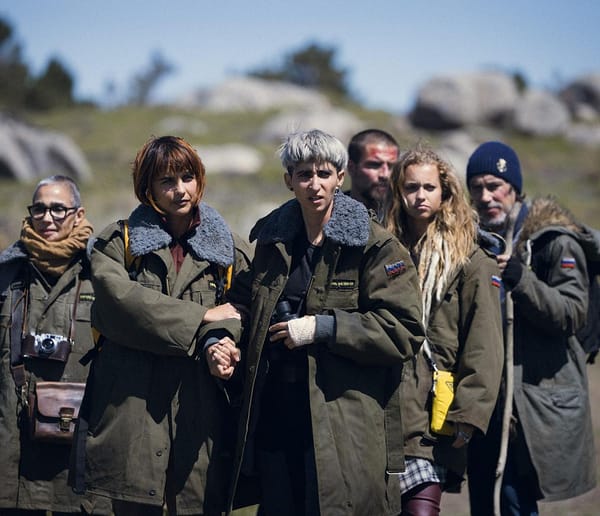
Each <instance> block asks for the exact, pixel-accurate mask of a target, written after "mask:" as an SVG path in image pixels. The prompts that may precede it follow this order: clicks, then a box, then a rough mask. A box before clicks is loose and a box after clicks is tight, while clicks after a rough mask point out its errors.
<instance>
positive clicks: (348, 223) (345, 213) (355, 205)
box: [250, 192, 370, 247]
mask: <svg viewBox="0 0 600 516" xmlns="http://www.w3.org/2000/svg"><path fill="white" fill-rule="evenodd" d="M369 218H370V216H369V212H368V210H367V208H366V207H365V206H364V205H363V204H362V203H360V202H358V201H356V200H354V199H352V198H351V197H349V196H348V195H346V194H344V193H342V192H338V193H337V194H336V195H335V197H334V200H333V211H332V213H331V218H330V219H329V222H327V224H325V227H324V228H323V232H324V234H325V237H326V238H330V239H331V240H333V241H334V242H336V243H338V244H341V245H345V246H349V247H361V246H364V245H366V243H367V242H368V240H369V230H370V226H369ZM303 227H304V221H303V219H302V210H301V209H300V203H299V202H298V201H297V200H296V199H291V200H289V201H287V202H286V203H285V204H283V205H281V206H280V207H279V208H277V209H275V210H273V211H272V212H271V213H269V214H268V215H267V216H266V217H263V218H262V219H261V220H259V221H258V222H257V223H256V225H255V226H254V228H253V229H252V231H251V232H250V242H253V241H254V240H257V242H258V244H271V243H275V242H289V241H291V240H293V239H294V238H295V237H296V235H297V234H298V233H299V232H300V231H302V229H303Z"/></svg>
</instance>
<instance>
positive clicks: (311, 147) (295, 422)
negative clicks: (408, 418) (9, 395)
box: [229, 129, 423, 516]
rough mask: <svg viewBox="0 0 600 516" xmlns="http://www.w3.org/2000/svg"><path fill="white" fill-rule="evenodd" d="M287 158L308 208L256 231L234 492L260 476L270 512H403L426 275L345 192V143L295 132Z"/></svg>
mask: <svg viewBox="0 0 600 516" xmlns="http://www.w3.org/2000/svg"><path fill="white" fill-rule="evenodd" d="M279 156H280V158H281V162H282V164H283V167H284V168H285V173H284V174H283V178H284V182H285V184H286V186H287V187H288V188H289V190H291V191H292V192H293V193H294V198H293V199H291V200H289V201H288V202H286V203H284V204H283V205H282V206H280V207H279V208H277V209H276V210H274V211H272V212H271V213H269V214H268V215H267V216H266V217H264V218H263V219H261V220H260V221H258V223H257V224H256V225H255V226H254V229H253V230H252V231H251V233H250V239H251V240H256V242H257V243H256V253H255V257H254V260H253V263H252V267H251V273H250V274H249V275H248V276H247V277H246V276H243V277H242V276H240V277H238V280H237V281H236V282H235V283H234V285H233V287H232V289H231V291H230V292H229V294H230V296H229V299H230V301H231V302H232V303H234V304H235V305H236V306H237V305H241V306H244V307H246V308H247V309H248V310H249V311H250V318H249V324H246V329H247V332H248V340H247V341H244V342H242V344H241V348H242V353H243V356H245V357H246V359H247V362H248V363H247V367H245V368H244V371H247V374H246V377H245V382H244V391H243V399H242V410H241V421H240V425H239V432H238V445H237V448H236V456H235V463H234V475H235V477H234V484H233V491H234V492H235V490H236V487H241V485H242V484H244V481H245V480H246V479H247V477H248V475H251V474H253V473H256V474H257V475H258V478H259V480H260V485H261V499H260V514H261V515H265V516H270V515H280V514H287V515H317V514H334V513H335V514H346V515H349V516H350V515H353V514H354V515H356V514H365V515H366V514H377V515H385V514H396V513H397V511H398V509H399V507H400V505H399V504H400V499H399V491H398V490H396V491H397V492H396V494H397V495H398V496H394V489H393V487H392V490H391V492H389V493H387V494H386V488H387V483H388V472H389V471H394V470H398V469H399V468H401V467H402V437H401V432H400V431H399V426H400V425H399V423H400V422H399V412H398V407H397V406H396V405H395V403H396V401H397V396H394V392H395V391H396V389H397V388H398V382H399V373H400V370H401V365H402V363H403V362H404V361H405V360H407V359H409V358H410V357H411V356H412V355H413V354H414V351H415V350H416V349H418V347H419V346H420V342H421V340H422V335H423V334H422V329H421V325H420V319H421V312H420V302H419V293H418V284H417V277H416V272H415V269H414V267H413V265H412V264H411V260H410V256H409V254H408V252H407V251H406V249H405V248H404V247H402V246H401V245H400V243H399V242H398V241H397V240H396V239H395V238H394V237H393V236H392V235H391V234H390V233H388V232H387V231H386V230H385V229H383V227H381V226H380V225H379V224H378V223H377V222H376V221H375V219H374V218H373V217H372V216H371V215H370V214H369V212H368V211H367V209H366V208H365V207H364V206H363V205H362V204H361V203H359V202H358V201H355V200H354V199H352V198H350V197H348V196H346V195H345V194H343V193H342V192H341V191H340V187H341V186H342V183H343V181H344V175H345V169H346V165H347V161H348V158H347V153H346V149H345V147H344V146H343V144H342V143H341V142H340V141H339V140H338V139H337V138H335V137H333V136H331V135H329V134H327V133H325V132H323V131H319V130H316V129H315V130H312V131H307V132H300V133H294V134H291V135H289V136H288V137H287V138H286V140H285V141H284V143H283V145H282V146H281V147H280V149H279ZM243 322H244V321H243ZM394 422H395V423H397V425H394V424H393V423H394ZM242 457H244V461H242ZM242 462H243V464H242ZM240 491H241V489H240ZM230 508H231V505H230Z"/></svg>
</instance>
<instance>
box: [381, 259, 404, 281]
mask: <svg viewBox="0 0 600 516" xmlns="http://www.w3.org/2000/svg"><path fill="white" fill-rule="evenodd" d="M384 267H385V273H386V274H387V276H388V278H393V277H394V276H398V275H399V274H402V273H403V272H404V271H406V264H405V263H404V261H402V260H400V261H398V262H395V263H390V264H389V265H384Z"/></svg>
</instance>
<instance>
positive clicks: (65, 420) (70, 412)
mask: <svg viewBox="0 0 600 516" xmlns="http://www.w3.org/2000/svg"><path fill="white" fill-rule="evenodd" d="M74 415H75V409H74V408H73V407H61V408H60V411H59V412H58V417H59V418H60V419H59V421H58V428H59V429H60V431H61V432H68V431H69V430H70V429H71V422H72V421H73V416H74Z"/></svg>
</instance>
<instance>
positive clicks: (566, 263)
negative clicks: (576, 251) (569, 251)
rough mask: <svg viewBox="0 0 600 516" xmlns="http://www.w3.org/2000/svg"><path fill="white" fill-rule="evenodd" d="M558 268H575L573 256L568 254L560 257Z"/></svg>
mask: <svg viewBox="0 0 600 516" xmlns="http://www.w3.org/2000/svg"><path fill="white" fill-rule="evenodd" d="M560 268H561V269H574V268H575V258H571V257H570V256H568V257H565V258H562V259H561V260H560Z"/></svg>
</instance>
